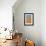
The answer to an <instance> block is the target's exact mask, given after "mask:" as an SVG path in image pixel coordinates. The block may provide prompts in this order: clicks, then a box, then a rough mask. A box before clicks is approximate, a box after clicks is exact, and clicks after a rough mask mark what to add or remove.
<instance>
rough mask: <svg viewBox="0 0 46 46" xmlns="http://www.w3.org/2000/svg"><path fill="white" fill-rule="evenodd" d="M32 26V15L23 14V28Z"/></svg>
mask: <svg viewBox="0 0 46 46" xmlns="http://www.w3.org/2000/svg"><path fill="white" fill-rule="evenodd" d="M32 25H34V13H24V26H32Z"/></svg>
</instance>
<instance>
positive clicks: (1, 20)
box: [0, 0, 16, 29]
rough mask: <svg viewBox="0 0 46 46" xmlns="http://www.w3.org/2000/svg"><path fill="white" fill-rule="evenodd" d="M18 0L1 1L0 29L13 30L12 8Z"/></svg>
mask: <svg viewBox="0 0 46 46" xmlns="http://www.w3.org/2000/svg"><path fill="white" fill-rule="evenodd" d="M15 2H16V0H0V27H7V28H9V29H11V28H12V6H13V5H14V3H15Z"/></svg>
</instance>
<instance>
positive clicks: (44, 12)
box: [41, 0, 46, 46]
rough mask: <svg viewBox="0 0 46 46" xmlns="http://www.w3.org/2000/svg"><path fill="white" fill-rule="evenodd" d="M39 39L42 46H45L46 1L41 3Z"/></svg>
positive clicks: (43, 0)
mask: <svg viewBox="0 0 46 46" xmlns="http://www.w3.org/2000/svg"><path fill="white" fill-rule="evenodd" d="M41 38H42V39H41V40H42V46H46V0H42V2H41Z"/></svg>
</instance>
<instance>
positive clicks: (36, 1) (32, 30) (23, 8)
mask: <svg viewBox="0 0 46 46" xmlns="http://www.w3.org/2000/svg"><path fill="white" fill-rule="evenodd" d="M18 2H19V1H18ZM14 6H15V5H14ZM15 8H16V9H15ZM32 12H33V13H34V25H33V26H24V13H32ZM14 16H15V29H17V30H18V32H22V33H23V34H24V38H26V37H27V38H28V39H32V40H34V41H35V44H36V46H41V1H40V0H23V2H22V3H20V5H18V6H17V7H14Z"/></svg>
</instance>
